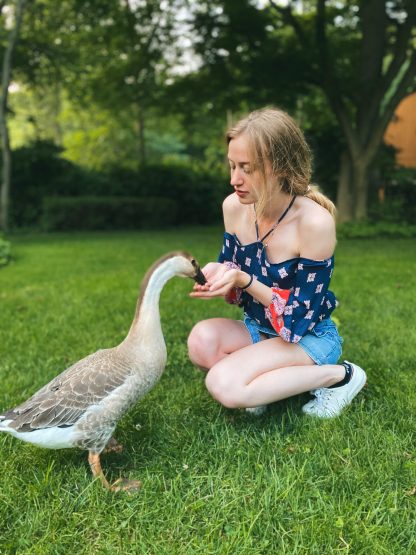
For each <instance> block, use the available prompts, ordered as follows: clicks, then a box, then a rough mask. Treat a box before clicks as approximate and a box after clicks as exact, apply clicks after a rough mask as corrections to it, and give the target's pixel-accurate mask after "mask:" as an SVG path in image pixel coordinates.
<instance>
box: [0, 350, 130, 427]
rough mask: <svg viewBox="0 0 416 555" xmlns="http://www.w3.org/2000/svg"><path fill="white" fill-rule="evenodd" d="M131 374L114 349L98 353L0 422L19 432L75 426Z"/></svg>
mask: <svg viewBox="0 0 416 555" xmlns="http://www.w3.org/2000/svg"><path fill="white" fill-rule="evenodd" d="M129 373H130V370H129V367H128V365H127V364H121V363H120V360H119V358H118V357H117V355H116V353H115V352H114V349H105V350H101V351H97V352H96V353H93V354H92V355H89V356H87V357H85V358H83V359H82V360H80V361H79V362H77V363H75V364H74V365H72V366H70V367H69V368H67V369H66V370H65V371H64V372H62V374H60V375H59V376H57V377H56V378H54V379H53V380H52V381H50V382H49V383H48V384H46V385H45V386H44V387H43V388H42V389H40V390H39V391H38V392H37V393H35V394H34V395H33V396H32V397H30V399H28V400H27V401H25V402H24V403H22V404H21V405H19V406H17V407H15V408H14V409H11V410H9V411H7V412H6V413H4V414H3V415H2V416H1V417H0V420H4V421H6V420H11V422H10V423H9V424H8V426H9V427H11V428H14V429H15V430H16V431H18V432H30V431H33V430H37V429H43V428H51V427H54V426H60V427H67V426H72V425H73V424H75V422H77V421H78V420H79V419H80V418H81V417H82V415H83V414H84V413H85V411H86V410H87V409H88V408H89V407H90V406H91V405H95V404H97V403H99V402H100V401H101V400H102V399H103V398H104V397H106V396H107V395H108V394H110V393H111V392H112V391H114V390H115V389H116V388H118V387H120V386H121V385H122V384H123V383H124V381H125V380H126V378H127V377H128V375H129Z"/></svg>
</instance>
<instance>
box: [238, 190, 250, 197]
mask: <svg viewBox="0 0 416 555" xmlns="http://www.w3.org/2000/svg"><path fill="white" fill-rule="evenodd" d="M235 192H236V194H237V195H238V196H239V197H245V196H246V195H248V191H238V190H237V189H236V191H235Z"/></svg>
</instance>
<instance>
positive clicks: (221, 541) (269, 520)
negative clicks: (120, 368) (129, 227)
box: [0, 228, 416, 555]
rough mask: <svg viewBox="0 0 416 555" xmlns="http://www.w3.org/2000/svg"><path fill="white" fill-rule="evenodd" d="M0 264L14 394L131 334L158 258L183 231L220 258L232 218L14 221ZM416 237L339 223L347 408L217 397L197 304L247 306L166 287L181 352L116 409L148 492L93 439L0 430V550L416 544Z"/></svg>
mask: <svg viewBox="0 0 416 555" xmlns="http://www.w3.org/2000/svg"><path fill="white" fill-rule="evenodd" d="M12 242H13V261H12V263H11V264H10V265H9V266H7V267H5V268H3V269H1V270H0V380H1V389H0V411H1V410H3V409H6V408H10V407H12V406H15V405H16V404H18V403H20V402H22V401H23V400H24V399H26V398H27V397H28V396H29V395H30V394H31V393H33V392H34V391H36V390H37V389H38V388H40V387H41V386H42V385H43V384H45V383H46V382H47V381H49V380H50V379H51V378H52V377H54V376H55V375H56V374H57V373H59V372H61V371H62V370H63V369H65V368H66V367H67V366H69V365H70V364H71V363H72V362H75V361H77V360H78V359H80V358H82V357H83V356H85V355H87V354H88V353H90V352H93V351H95V350H97V349H99V348H103V347H110V346H113V345H115V344H117V343H118V342H120V341H121V340H122V339H123V338H124V336H125V334H126V333H127V331H128V328H129V325H130V323H131V319H132V317H133V313H134V307H135V302H136V297H137V293H138V287H139V283H140V280H141V278H142V277H143V275H144V272H145V271H146V269H147V268H148V266H150V264H151V263H152V262H153V261H154V260H155V259H156V258H158V257H159V256H160V255H162V254H164V253H165V252H167V251H169V250H177V249H186V250H188V251H190V252H192V254H193V255H194V256H196V257H197V259H198V260H199V261H200V262H201V263H202V264H204V263H206V262H208V261H209V260H211V259H214V258H215V257H216V255H217V251H218V249H219V245H220V242H221V230H220V229H219V228H194V229H191V230H173V231H172V230H171V231H168V232H157V233H150V232H143V233H117V234H116V233H114V234H109V233H108V234H106V233H103V234H99V233H96V234H74V235H60V234H56V235H54V234H52V235H34V236H31V237H29V236H16V237H12ZM415 286H416V248H415V241H414V239H400V240H393V239H389V240H381V239H379V240H377V239H372V240H343V241H340V243H339V245H338V248H337V253H336V269H335V274H334V278H333V283H332V290H334V292H335V293H336V294H337V296H338V299H339V301H340V307H339V308H338V309H337V311H336V312H335V313H334V315H335V318H336V321H337V323H338V324H339V327H340V331H341V335H342V336H343V337H344V356H345V358H347V359H349V360H352V361H354V362H357V363H358V364H360V365H361V366H363V367H364V368H365V370H366V371H367V374H368V380H369V383H368V387H367V388H366V389H365V390H364V392H363V393H362V394H360V395H359V396H358V397H357V398H356V399H355V400H354V402H353V404H352V406H351V407H349V408H348V409H347V410H346V411H345V412H344V413H343V414H342V415H341V416H340V417H339V418H337V419H334V420H329V421H322V420H316V419H312V418H308V417H305V416H303V415H302V412H301V406H302V404H303V403H304V402H305V401H306V400H307V399H308V395H306V394H305V395H302V396H299V397H296V398H293V399H289V400H288V401H285V402H281V403H276V404H274V405H272V406H271V407H270V409H269V411H268V412H267V413H266V414H265V415H264V416H262V417H260V418H256V417H252V416H250V415H248V414H246V413H245V412H244V411H239V410H229V409H225V408H222V407H221V406H219V405H218V404H217V403H216V402H215V401H214V400H213V399H212V398H210V396H209V395H208V393H207V392H206V390H205V387H204V381H203V374H202V373H201V372H200V371H199V370H197V369H195V368H194V367H193V366H192V364H191V363H190V362H189V360H188V358H187V351H186V337H187V334H188V333H189V331H190V329H191V327H192V326H193V324H194V323H195V322H197V321H198V320H200V319H202V318H206V317H211V316H217V315H223V316H227V315H228V316H231V317H232V316H236V317H238V314H239V310H238V309H237V308H235V307H230V306H227V305H226V304H225V303H223V302H221V301H220V300H215V301H210V302H204V301H199V300H196V299H190V298H189V297H188V296H187V293H188V291H189V290H190V289H191V287H192V282H191V281H189V280H185V279H180V278H176V279H173V280H171V281H170V282H169V283H168V284H167V286H166V287H165V289H164V291H163V293H162V296H161V317H162V324H163V329H164V333H165V339H166V344H167V347H168V364H167V367H166V370H165V373H164V375H163V377H162V379H161V381H160V383H159V384H158V385H157V386H156V387H155V388H154V389H153V390H152V391H151V392H150V393H149V394H148V396H147V397H145V399H144V400H143V401H142V402H140V403H139V404H137V405H136V406H135V407H134V408H133V410H131V412H130V413H128V415H127V416H126V417H125V418H124V419H123V420H122V421H121V422H120V424H119V427H118V430H117V433H116V437H117V439H118V440H119V441H121V442H122V443H123V444H124V447H125V449H124V451H123V453H121V454H110V455H108V456H103V458H102V463H103V468H104V471H105V472H106V474H107V476H108V478H109V479H110V480H111V481H113V480H115V479H117V478H118V477H120V476H127V477H130V478H132V479H140V480H142V482H143V488H142V490H141V491H140V492H139V493H138V494H135V495H127V494H125V493H119V494H113V493H109V492H107V491H105V490H103V489H102V487H101V485H100V483H98V482H93V481H92V480H91V475H90V471H89V468H88V464H87V457H86V453H84V452H82V451H79V450H75V449H74V450H72V449H71V450H61V451H48V450H42V449H39V448H36V447H34V446H31V445H29V444H25V443H23V442H19V441H18V440H16V439H14V438H12V437H9V436H7V435H6V434H2V435H0V471H1V473H0V554H2V555H3V554H9V553H10V554H12V553H13V554H14V553H16V554H19V555H20V554H25V555H36V554H42V555H43V554H53V555H58V554H71V555H72V554H75V553H76V554H77V555H81V554H90V553H91V554H92V553H94V554H95V553H98V554H100V555H101V554H108V555H110V554H111V555H112V554H119V553H120V554H124V553H126V554H130V553H131V554H154V555H162V554H168V555H173V554H180V555H182V554H194V553H200V554H204V555H205V554H221V555H222V554H233V555H234V554H241V555H252V554H253V555H254V554H278V555H280V554H305V555H306V554H307V555H310V554H313V555H315V554H316V555H327V554H332V553H340V554H341V553H349V554H354V555H358V554H369V555H378V554H386V555H399V554H412V553H416V494H415V493H416V491H415V488H416V452H415V420H416V419H415V409H416V402H415V401H416V392H415V370H416V326H415V325H414V321H415V320H414V318H415V317H414V310H415V301H414V294H415V293H414V292H415V290H416V287H415Z"/></svg>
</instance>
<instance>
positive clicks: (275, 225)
mask: <svg viewBox="0 0 416 555" xmlns="http://www.w3.org/2000/svg"><path fill="white" fill-rule="evenodd" d="M295 198H296V195H295V196H294V197H293V198H292V200H291V201H290V203H289V206H288V207H287V208H286V210H285V211H284V212H283V214H282V215H281V216H279V219H278V220H277V222H275V223H274V224H273V225H272V227H271V228H270V229H269V231H268V232H267V233H266V235H263V237H262V238H261V239H259V226H258V223H257V214H256V205H254V213H255V214H256V221H255V226H256V237H257V241H260V243H263V241H264V240H265V239H266V237H268V236H269V235H270V234H271V233H273V231H274V230H275V229H276V227H277V226H278V225H279V224H280V222H281V221H282V220H283V218H284V217H285V216H286V214H287V213H288V212H289V210H290V209H291V207H292V204H293V203H294V202H295ZM263 247H267V243H263Z"/></svg>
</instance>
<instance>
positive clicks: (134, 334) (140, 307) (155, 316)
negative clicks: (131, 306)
mask: <svg viewBox="0 0 416 555" xmlns="http://www.w3.org/2000/svg"><path fill="white" fill-rule="evenodd" d="M174 275H175V271H174V269H173V264H172V263H170V261H169V260H168V261H166V262H164V263H163V264H161V265H160V266H158V267H156V268H155V269H154V270H151V271H149V272H148V274H146V276H145V277H144V279H143V283H142V288H141V291H140V295H139V298H138V300H137V306H136V314H135V317H134V320H133V323H132V325H131V327H130V331H129V333H128V335H127V337H126V339H125V343H128V344H129V345H130V346H134V345H135V344H138V343H142V342H143V341H145V342H149V343H153V342H158V343H156V344H163V345H164V338H163V333H162V327H161V324H160V312H159V299H160V293H161V291H162V289H163V287H164V285H165V284H166V282H167V281H168V280H169V279H170V278H171V277H173V276H174Z"/></svg>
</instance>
